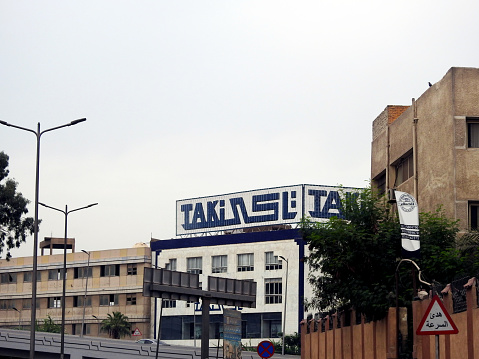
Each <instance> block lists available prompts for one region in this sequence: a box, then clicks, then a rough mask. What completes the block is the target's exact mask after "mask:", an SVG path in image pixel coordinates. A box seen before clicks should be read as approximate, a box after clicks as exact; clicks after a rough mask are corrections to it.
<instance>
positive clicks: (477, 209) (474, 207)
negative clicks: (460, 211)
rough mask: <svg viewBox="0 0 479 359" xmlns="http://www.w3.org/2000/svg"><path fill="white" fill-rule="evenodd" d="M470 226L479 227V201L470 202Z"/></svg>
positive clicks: (474, 228) (471, 227)
mask: <svg viewBox="0 0 479 359" xmlns="http://www.w3.org/2000/svg"><path fill="white" fill-rule="evenodd" d="M469 227H470V229H472V230H477V229H479V202H469Z"/></svg>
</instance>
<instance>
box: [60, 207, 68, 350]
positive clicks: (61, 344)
mask: <svg viewBox="0 0 479 359" xmlns="http://www.w3.org/2000/svg"><path fill="white" fill-rule="evenodd" d="M64 213H65V238H64V240H63V288H62V332H61V337H60V338H61V339H60V359H63V358H64V357H65V295H66V288H67V224H68V206H67V205H65V212H64Z"/></svg>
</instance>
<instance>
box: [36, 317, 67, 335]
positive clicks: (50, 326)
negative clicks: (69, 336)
mask: <svg viewBox="0 0 479 359" xmlns="http://www.w3.org/2000/svg"><path fill="white" fill-rule="evenodd" d="M37 331H39V332H47V333H61V332H62V326H61V325H60V324H55V322H54V321H53V319H52V317H50V315H48V316H47V317H46V318H45V319H43V323H42V324H40V325H37Z"/></svg>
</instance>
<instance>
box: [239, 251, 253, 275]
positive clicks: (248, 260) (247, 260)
mask: <svg viewBox="0 0 479 359" xmlns="http://www.w3.org/2000/svg"><path fill="white" fill-rule="evenodd" d="M253 270H254V254H253V253H246V254H238V272H250V271H253Z"/></svg>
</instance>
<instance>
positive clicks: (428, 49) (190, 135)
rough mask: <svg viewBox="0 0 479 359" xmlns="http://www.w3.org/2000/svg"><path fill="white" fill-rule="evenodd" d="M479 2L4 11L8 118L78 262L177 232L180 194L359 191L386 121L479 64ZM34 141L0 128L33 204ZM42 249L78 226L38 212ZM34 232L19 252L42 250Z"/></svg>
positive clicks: (19, 0)
mask: <svg viewBox="0 0 479 359" xmlns="http://www.w3.org/2000/svg"><path fill="white" fill-rule="evenodd" d="M478 14H479V2H477V1H472V0H471V1H464V0H458V1H454V2H453V1H450V0H447V1H443V0H434V1H421V0H419V1H418V0H415V1H410V0H404V1H401V2H398V1H394V2H393V1H383V0H382V1H370V0H364V1H357V0H334V1H333V0H323V1H301V0H294V1H279V0H275V1H261V0H255V1H242V0H238V1H225V0H220V1H199V0H194V1H179V0H169V1H160V0H155V1H145V0H136V1H119V0H113V1H101V0H95V1H45V0H43V1H23V0H15V1H6V0H0V119H1V120H4V121H7V122H10V123H12V124H16V125H19V126H23V127H28V128H31V129H36V126H37V123H38V122H40V123H41V128H42V129H47V128H51V127H55V126H59V125H62V124H65V123H69V122H70V121H72V120H74V119H77V118H82V117H86V118H87V119H88V120H87V121H86V122H84V123H81V124H78V125H76V126H73V127H67V128H64V129H60V130H57V131H53V132H49V133H46V134H44V135H43V136H42V140H41V159H40V164H41V166H40V201H41V202H44V203H46V204H48V205H50V206H53V207H57V208H61V209H64V208H65V205H68V207H69V209H73V208H77V207H82V206H85V205H87V204H90V203H93V202H98V203H99V205H98V206H96V207H93V208H90V209H87V210H84V211H79V212H76V213H72V214H71V215H70V216H69V217H68V218H69V219H68V235H69V237H75V238H76V246H77V251H79V250H80V249H85V250H100V249H107V248H127V247H131V246H132V245H133V244H134V243H137V242H149V240H150V237H151V236H153V237H154V238H160V239H167V238H172V237H174V236H175V221H176V209H175V204H176V200H178V199H185V198H191V197H199V196H209V195H216V194H224V193H231V192H237V191H244V190H252V189H260V188H268V187H274V186H285V185H296V184H301V183H310V184H322V185H337V184H342V185H345V186H355V187H361V186H364V185H365V184H366V183H367V180H368V179H369V176H370V147H371V146H370V144H371V124H372V121H373V120H374V119H375V118H376V116H377V115H379V113H380V112H381V111H382V110H383V109H384V108H385V107H386V105H409V104H410V103H411V99H412V98H413V97H414V98H418V97H419V96H420V95H421V94H422V93H423V92H424V91H426V90H427V88H428V81H430V82H432V83H434V82H437V81H439V80H440V79H441V78H442V77H443V76H444V74H445V73H446V72H447V71H448V69H449V68H450V67H453V66H457V67H460V66H466V67H479V46H477V44H478V42H477V36H478V34H479V22H478V21H477V15H478ZM35 146H36V141H35V136H34V135H33V134H30V133H28V132H24V131H21V130H17V129H13V128H9V127H5V126H0V151H2V150H3V151H4V152H6V153H7V154H8V155H9V156H10V166H9V169H10V177H13V178H14V179H15V180H16V181H18V182H19V190H20V192H22V193H23V195H24V196H26V197H27V198H29V199H30V200H31V201H32V203H31V204H30V206H29V209H30V212H29V215H31V216H33V215H34V209H33V200H34V181H35ZM39 213H40V218H41V219H42V220H43V222H42V224H41V227H40V234H39V239H40V240H43V238H44V237H46V236H56V237H63V234H64V216H63V215H62V214H61V213H59V212H56V211H52V210H49V209H46V208H43V207H40V212H39ZM32 243H33V238H32V237H30V238H29V239H28V241H27V243H26V244H24V245H23V247H22V248H20V249H19V250H14V251H12V255H13V256H16V257H18V256H26V255H31V254H32V250H33V245H32Z"/></svg>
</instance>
